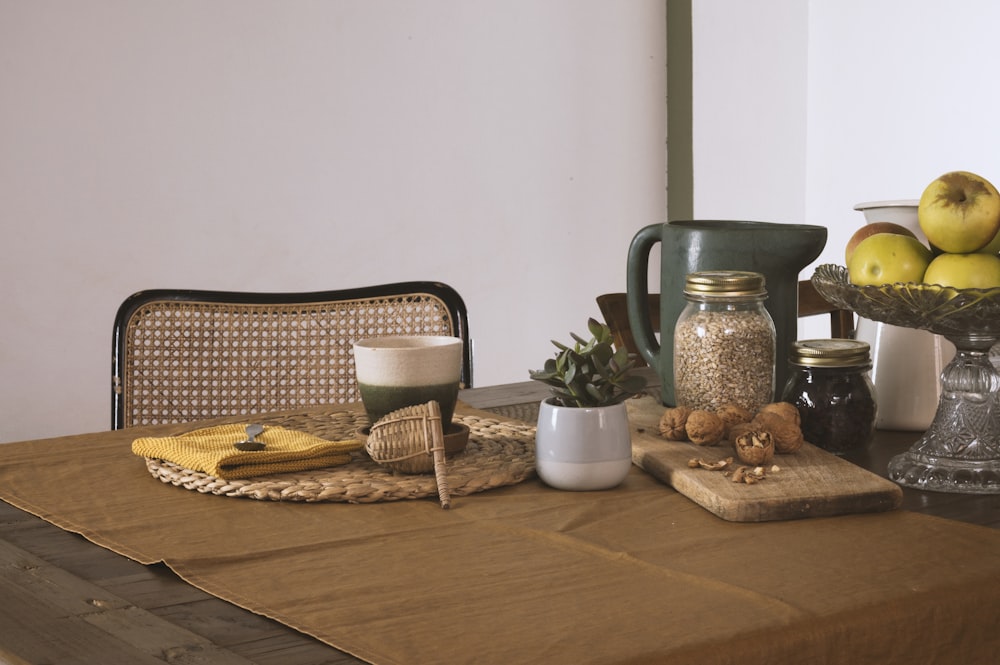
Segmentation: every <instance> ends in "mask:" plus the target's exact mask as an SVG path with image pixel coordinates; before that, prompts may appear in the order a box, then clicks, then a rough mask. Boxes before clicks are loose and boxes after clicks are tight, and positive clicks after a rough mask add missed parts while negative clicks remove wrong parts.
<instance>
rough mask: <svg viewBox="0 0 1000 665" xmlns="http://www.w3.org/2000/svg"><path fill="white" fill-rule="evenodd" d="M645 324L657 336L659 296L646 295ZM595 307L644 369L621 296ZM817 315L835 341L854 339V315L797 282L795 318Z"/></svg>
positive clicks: (607, 298)
mask: <svg viewBox="0 0 1000 665" xmlns="http://www.w3.org/2000/svg"><path fill="white" fill-rule="evenodd" d="M648 305H649V320H650V323H652V325H653V332H654V333H658V332H660V294H658V293H656V294H652V293H651V294H649V296H648ZM597 306H598V307H599V308H600V309H601V314H603V315H604V321H605V323H607V324H608V327H609V328H611V334H612V335H614V338H615V344H616V345H618V346H624V347H625V348H626V349H628V350H629V353H632V354H633V355H635V357H636V365H637V366H638V367H645V366H646V361H645V360H644V359H643V357H642V356H641V355H639V347H638V346H637V345H636V343H635V338H634V337H633V336H632V329H631V326H630V325H629V321H628V307H627V305H626V303H625V294H624V293H605V294H603V295H600V296H597ZM819 314H829V315H830V336H831V337H839V338H848V337H853V335H854V313H853V312H850V311H847V310H843V309H837V307H836V306H835V305H831V304H830V303H828V302H827V301H826V300H825V299H824V298H823V296H821V295H820V294H819V292H818V291H816V287H815V286H813V284H812V282H810V281H809V280H803V281H801V282H799V317H800V318H801V317H805V316H816V315H819Z"/></svg>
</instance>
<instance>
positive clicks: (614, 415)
mask: <svg viewBox="0 0 1000 665" xmlns="http://www.w3.org/2000/svg"><path fill="white" fill-rule="evenodd" d="M553 399H554V398H549V399H547V400H545V401H543V402H542V404H541V406H540V407H539V410H538V428H537V431H536V434H535V468H536V470H537V471H538V477H539V478H541V479H542V481H543V482H544V483H545V484H547V485H549V486H551V487H554V488H556V489H561V490H575V491H586V490H604V489H611V488H612V487H616V486H618V485H620V484H621V482H622V481H623V480H625V477H626V476H627V475H628V472H629V469H630V468H631V467H632V437H631V435H630V434H629V426H628V413H627V411H626V409H625V405H624V404H614V405H612V406H601V407H592V408H588V407H570V406H558V405H556V404H554V403H553Z"/></svg>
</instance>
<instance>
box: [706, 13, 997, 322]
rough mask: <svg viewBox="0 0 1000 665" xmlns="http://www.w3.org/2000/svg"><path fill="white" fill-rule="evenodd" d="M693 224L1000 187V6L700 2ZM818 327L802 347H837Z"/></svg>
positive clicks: (833, 210) (833, 252)
mask: <svg viewBox="0 0 1000 665" xmlns="http://www.w3.org/2000/svg"><path fill="white" fill-rule="evenodd" d="M692 14H693V17H692V22H693V24H694V28H693V35H694V54H693V60H694V78H695V89H694V117H695V120H694V124H695V127H694V154H695V165H694V167H695V173H694V185H695V216H696V217H700V218H723V219H724V218H732V219H759V220H767V221H776V222H788V223H792V222H801V223H807V224H819V225H821V226H826V227H827V228H828V229H829V239H828V241H827V247H826V250H825V251H824V252H823V254H822V255H821V256H820V257H819V259H818V260H817V261H816V262H815V264H813V265H812V266H809V267H807V268H806V269H805V270H804V271H803V273H802V277H803V278H806V277H808V276H810V275H811V274H812V271H813V268H814V267H815V265H818V264H820V263H837V264H841V265H843V248H844V245H845V244H846V243H847V240H848V238H849V237H850V235H851V234H852V233H853V232H854V230H856V229H857V228H858V227H859V226H861V225H863V224H864V218H863V216H862V214H861V213H860V212H856V211H854V210H853V209H852V208H853V206H854V205H855V204H856V203H859V202H863V201H875V200H886V199H915V198H919V196H920V193H921V192H922V191H923V189H924V187H925V186H926V185H927V184H928V183H929V182H930V181H931V180H933V179H934V178H936V177H937V176H938V175H940V174H942V173H945V172H947V171H950V170H955V169H964V170H970V171H974V172H978V173H980V174H982V175H984V176H986V177H987V178H989V179H991V180H992V181H993V182H994V183H996V184H998V185H1000V120H998V115H997V110H996V109H997V108H998V107H1000V86H998V85H997V83H996V79H997V72H998V71H1000V51H998V50H997V48H996V46H995V42H996V26H997V25H1000V3H996V2H993V1H992V0H955V1H954V2H950V3H947V4H942V3H941V2H938V1H936V0H838V1H837V2H833V1H831V0H811V1H810V2H802V1H801V0H767V1H765V2H753V3H747V2H743V1H742V0H694V3H693V9H692ZM828 334H829V329H828V327H827V326H826V323H825V321H822V320H818V319H811V320H809V321H808V322H807V323H806V325H804V326H801V328H800V337H808V336H827V335H828Z"/></svg>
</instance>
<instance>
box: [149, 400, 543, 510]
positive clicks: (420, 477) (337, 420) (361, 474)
mask: <svg viewBox="0 0 1000 665" xmlns="http://www.w3.org/2000/svg"><path fill="white" fill-rule="evenodd" d="M455 420H456V421H459V422H462V423H464V424H466V425H468V427H469V430H470V436H469V444H468V446H466V449H465V451H464V452H462V453H459V454H457V455H455V456H453V457H449V458H448V460H447V473H448V486H449V491H450V494H451V496H467V495H469V494H473V493H475V492H482V491H485V490H489V489H493V488H495V487H503V486H504V485H513V484H516V483H519V482H521V481H522V480H525V479H526V478H529V477H531V476H533V475H534V473H535V428H534V426H531V425H527V424H524V423H517V422H507V421H504V420H494V419H491V418H485V417H482V416H478V415H462V414H456V415H455ZM261 422H263V423H265V424H268V425H281V426H282V427H287V428H290V429H297V430H301V431H304V432H309V433H310V434H314V435H316V436H319V437H322V438H325V439H330V440H338V439H345V438H350V437H352V436H354V433H355V432H357V430H358V429H359V428H361V427H365V426H366V425H368V419H367V417H366V416H365V414H364V412H363V411H343V410H341V411H329V412H322V411H319V412H317V411H312V412H310V413H308V414H291V415H285V416H281V417H277V418H265V419H263V420H262V421H261ZM146 467H147V468H148V469H149V472H150V473H151V474H153V477H155V478H158V479H160V480H161V481H163V482H164V483H169V484H171V485H176V486H178V487H183V488H185V489H189V490H194V491H197V492H202V493H204V494H217V495H220V496H236V497H245V498H250V499H259V500H265V501H304V502H319V501H329V502H341V503H375V502H378V501H399V500H402V499H420V498H424V497H435V498H436V497H437V495H438V488H437V483H436V481H435V478H434V474H433V473H429V474H412V475H410V474H394V473H393V472H392V471H390V470H389V469H386V468H384V467H382V466H379V465H378V464H376V463H375V462H373V461H372V460H371V459H370V458H369V457H368V455H367V454H366V453H364V452H363V451H359V452H355V453H352V454H351V461H350V462H348V463H347V464H344V465H342V466H336V467H329V468H323V469H314V470H311V471H297V472H295V473H286V474H279V475H273V476H261V477H258V478H246V479H242V480H225V479H223V478H218V477H215V476H210V475H208V474H206V473H202V472H199V471H192V470H190V469H185V468H183V467H181V466H178V465H176V464H173V463H171V462H167V461H165V460H160V459H147V460H146Z"/></svg>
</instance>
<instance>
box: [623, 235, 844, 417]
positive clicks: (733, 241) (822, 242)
mask: <svg viewBox="0 0 1000 665" xmlns="http://www.w3.org/2000/svg"><path fill="white" fill-rule="evenodd" d="M656 244H659V245H660V264H661V265H660V341H659V342H657V340H656V337H655V335H654V333H653V326H652V323H651V321H650V318H649V308H648V306H647V305H646V303H647V299H648V294H649V284H648V282H649V279H648V274H649V253H650V250H652V249H653V246H654V245H656ZM825 246H826V228H825V227H823V226H811V225H806V224H774V223H770V222H739V221H676V222H668V223H666V224H651V225H650V226H647V227H645V228H644V229H642V230H641V231H639V233H637V234H636V235H635V238H633V239H632V244H631V245H630V246H629V250H628V289H627V291H628V317H629V325H630V326H631V328H632V335H633V337H635V341H636V344H637V345H638V347H639V353H640V354H641V355H642V357H643V358H645V360H646V362H647V363H649V366H650V367H652V368H654V369H655V370H656V371H657V373H658V374H659V376H660V381H661V385H662V389H661V399H662V401H663V403H664V404H667V405H670V406H673V405H674V354H673V348H674V323H676V321H677V317H678V315H679V314H680V313H681V310H682V309H684V304H685V300H684V282H685V280H686V278H687V275H688V273H692V272H698V271H700V270H752V271H754V272H759V273H763V274H764V278H765V280H766V284H765V288H766V289H767V294H768V295H767V300H766V301H765V306H766V307H767V311H768V312H769V313H770V315H771V318H772V319H774V328H775V333H776V335H775V338H776V348H775V363H776V366H775V383H774V385H775V392H776V393H779V394H780V392H781V390H782V388H783V387H784V385H785V379H786V378H787V375H788V374H787V372H788V368H787V365H788V362H787V358H788V352H789V349H790V348H791V345H792V343H793V342H794V341H795V340H796V339H797V337H798V286H799V285H798V282H799V272H800V271H801V270H802V269H803V268H805V267H806V266H807V265H809V264H810V263H811V262H812V261H814V260H815V259H816V257H818V256H819V255H820V252H822V251H823V248H824V247H825Z"/></svg>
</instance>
